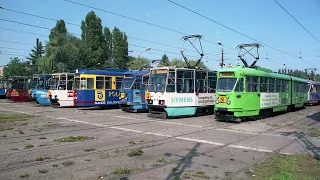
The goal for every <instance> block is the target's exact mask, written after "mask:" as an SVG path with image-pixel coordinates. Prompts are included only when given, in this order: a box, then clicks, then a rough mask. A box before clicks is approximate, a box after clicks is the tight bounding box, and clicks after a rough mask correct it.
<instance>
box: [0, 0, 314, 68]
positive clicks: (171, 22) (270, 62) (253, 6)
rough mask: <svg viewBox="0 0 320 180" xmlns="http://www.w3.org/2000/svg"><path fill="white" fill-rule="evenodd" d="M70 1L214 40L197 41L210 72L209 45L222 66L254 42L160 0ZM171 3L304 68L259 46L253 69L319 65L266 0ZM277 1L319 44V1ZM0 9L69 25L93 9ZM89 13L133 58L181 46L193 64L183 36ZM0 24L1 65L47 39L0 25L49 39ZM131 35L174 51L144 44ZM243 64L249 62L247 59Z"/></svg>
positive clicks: (306, 42)
mask: <svg viewBox="0 0 320 180" xmlns="http://www.w3.org/2000/svg"><path fill="white" fill-rule="evenodd" d="M75 1H78V2H80V3H83V4H86V5H90V6H93V7H98V8H101V9H104V10H107V11H111V12H114V13H118V14H122V15H125V16H129V17H132V18H135V19H139V20H143V21H146V22H150V23H153V24H157V25H160V26H163V27H166V28H170V29H174V30H177V31H181V32H184V33H187V34H201V35H203V36H204V39H205V40H208V41H211V42H214V43H208V42H205V41H203V42H202V43H203V44H202V45H203V50H204V54H205V58H204V60H203V61H204V62H205V64H206V65H207V66H208V67H209V68H211V69H219V67H218V60H219V59H220V58H221V55H220V54H218V53H217V52H220V51H221V46H219V45H217V44H215V43H218V42H221V43H222V44H223V45H224V46H226V47H225V48H224V51H225V53H226V54H225V58H226V61H227V63H233V64H235V63H238V62H239V61H237V60H236V59H237V54H238V51H236V50H235V47H236V46H237V45H238V44H243V43H254V42H253V41H252V40H250V39H248V38H246V37H243V36H241V35H239V34H237V33H235V32H232V31H230V30H228V29H226V28H224V27H222V26H219V25H217V24H215V23H213V22H211V21H209V20H207V19H204V18H202V17H199V16H197V15H195V14H193V13H191V12H189V11H186V10H185V9H182V8H180V7H178V6H175V5H173V4H172V3H170V2H168V1H166V0H152V1H150V0H135V1H132V0H108V1H101V0H75ZM174 1H175V2H177V3H179V4H181V5H184V6H186V7H188V8H191V9H193V10H195V11H197V12H199V13H201V14H203V15H205V16H207V17H210V18H211V19H213V20H215V21H217V22H219V23H221V24H224V25H226V26H228V27H231V28H233V29H235V30H237V31H239V32H241V33H243V34H246V35H248V36H250V37H252V38H254V39H256V40H259V41H261V42H263V43H265V44H268V45H270V46H273V47H275V48H278V49H281V50H283V51H285V52H288V53H290V54H293V55H296V56H300V52H301V57H302V58H303V59H304V60H305V61H307V62H309V64H308V63H306V62H304V61H302V60H301V59H299V58H295V57H291V56H289V55H287V54H284V53H280V52H278V51H276V50H273V49H271V48H269V47H266V46H264V47H262V48H260V60H259V62H258V65H259V66H263V67H267V68H270V69H273V70H276V69H279V68H282V64H284V63H285V64H286V66H287V68H293V69H300V70H303V69H305V68H311V67H312V66H311V65H313V66H314V67H316V68H320V57H317V56H320V43H318V42H317V41H316V40H315V39H313V38H312V37H311V36H310V35H309V34H308V33H307V32H306V31H305V30H303V29H302V27H300V26H299V25H298V24H297V23H296V22H295V21H294V20H293V19H292V18H291V17H290V16H289V15H288V14H286V13H285V11H283V10H282V9H281V8H280V7H279V6H278V5H277V4H276V3H275V2H274V1H273V0H224V1H221V0H219V1H218V0H198V1H194V0H174ZM278 2H279V3H280V4H282V6H284V7H285V8H286V9H287V10H288V11H289V12H290V13H291V14H292V15H293V16H294V17H295V18H296V19H298V20H299V21H300V22H301V23H302V24H303V25H304V26H305V27H306V28H307V29H308V30H309V31H310V32H311V33H313V35H314V36H316V37H317V38H318V39H320V23H319V22H320V21H319V20H320V1H318V0H305V1H301V0H278ZM0 5H1V6H2V7H4V8H7V9H12V10H16V11H22V12H27V13H31V14H35V15H40V16H45V17H49V18H53V19H63V20H65V21H66V22H71V23H74V24H80V23H81V20H83V19H84V18H85V16H86V14H87V13H88V12H89V11H91V10H92V9H90V8H88V7H82V6H79V5H76V4H72V3H69V2H66V1H64V0H55V1H49V0H15V1H13V0H2V1H0ZM95 12H96V14H97V16H99V17H100V18H101V19H102V23H103V26H108V27H109V28H113V27H114V26H117V27H119V28H120V30H122V31H124V32H126V33H127V35H128V36H129V44H130V46H129V49H130V50H133V51H134V52H133V53H130V55H132V56H136V57H137V56H138V54H139V53H141V56H144V57H147V58H150V59H159V58H161V55H162V54H163V53H165V52H166V51H167V53H166V54H167V55H168V56H169V58H170V59H172V58H181V56H180V55H179V51H180V49H183V48H186V50H185V54H188V55H191V57H190V59H194V56H195V57H197V56H198V54H197V53H195V52H194V49H192V47H191V46H190V45H189V44H188V43H187V42H185V43H184V42H183V41H182V40H180V39H181V37H182V35H181V34H178V33H175V32H171V31H167V30H164V29H161V28H157V27H153V26H150V25H146V24H142V23H139V22H136V21H132V20H129V19H125V18H121V17H118V16H115V15H112V14H108V13H105V12H102V11H97V10H95ZM0 16H1V18H2V19H6V20H12V21H18V22H23V23H28V24H33V25H38V26H42V27H47V28H53V27H54V25H55V22H54V21H50V20H45V19H40V18H36V17H31V16H26V15H22V14H18V13H14V12H10V11H7V10H3V9H0ZM0 22H1V24H0V40H1V41H0V51H1V54H0V65H4V64H6V63H8V62H9V60H10V57H11V55H5V54H15V55H19V56H20V57H21V58H23V59H24V57H26V56H27V55H28V53H29V51H30V49H31V48H32V45H33V44H35V42H36V38H39V39H40V40H41V41H43V42H46V41H47V40H48V37H47V36H38V35H30V34H24V33H18V32H13V31H8V30H4V29H3V28H9V29H14V30H19V31H26V32H32V33H37V34H43V35H48V34H49V30H46V29H39V28H35V27H29V26H23V25H19V24H13V23H10V22H5V21H1V20H0ZM67 29H68V31H69V32H71V33H77V34H81V30H80V27H78V26H72V25H67ZM130 37H133V38H140V39H144V40H149V41H153V42H157V43H162V44H167V45H170V46H175V47H179V48H173V47H167V46H162V45H159V44H153V43H150V42H144V41H140V40H136V39H133V38H130ZM4 41H13V42H20V43H23V44H14V43H8V42H4ZM134 45H138V46H142V47H150V48H151V50H150V51H145V48H140V47H136V46H134ZM196 45H198V44H196ZM7 48H15V49H19V50H15V49H7ZM20 49H21V50H20ZM266 54H268V55H266ZM265 58H268V59H265ZM248 61H251V59H250V60H248ZM275 62H277V63H275ZM318 72H319V71H318Z"/></svg>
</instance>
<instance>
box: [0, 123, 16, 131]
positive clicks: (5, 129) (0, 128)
mask: <svg viewBox="0 0 320 180" xmlns="http://www.w3.org/2000/svg"><path fill="white" fill-rule="evenodd" d="M12 129H13V127H12V126H6V125H2V124H1V125H0V131H8V130H12Z"/></svg>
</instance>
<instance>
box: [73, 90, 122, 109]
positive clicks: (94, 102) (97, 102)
mask: <svg viewBox="0 0 320 180" xmlns="http://www.w3.org/2000/svg"><path fill="white" fill-rule="evenodd" d="M75 97H76V98H75V100H74V104H75V106H87V107H89V106H112V105H118V104H119V90H116V89H114V90H98V89H96V90H75Z"/></svg>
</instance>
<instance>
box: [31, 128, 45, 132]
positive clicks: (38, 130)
mask: <svg viewBox="0 0 320 180" xmlns="http://www.w3.org/2000/svg"><path fill="white" fill-rule="evenodd" d="M42 130H43V129H42V128H36V129H30V131H36V132H41V131H42Z"/></svg>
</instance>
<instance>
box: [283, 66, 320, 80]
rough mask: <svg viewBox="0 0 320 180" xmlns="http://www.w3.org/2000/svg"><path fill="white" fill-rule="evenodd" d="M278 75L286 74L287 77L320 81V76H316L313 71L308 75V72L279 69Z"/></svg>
mask: <svg viewBox="0 0 320 180" xmlns="http://www.w3.org/2000/svg"><path fill="white" fill-rule="evenodd" d="M278 73H280V74H286V75H289V76H294V77H298V78H303V79H309V78H311V79H314V80H316V81H320V74H315V73H314V72H313V71H312V72H311V73H309V74H308V73H307V72H306V71H300V70H292V69H279V71H278Z"/></svg>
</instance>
